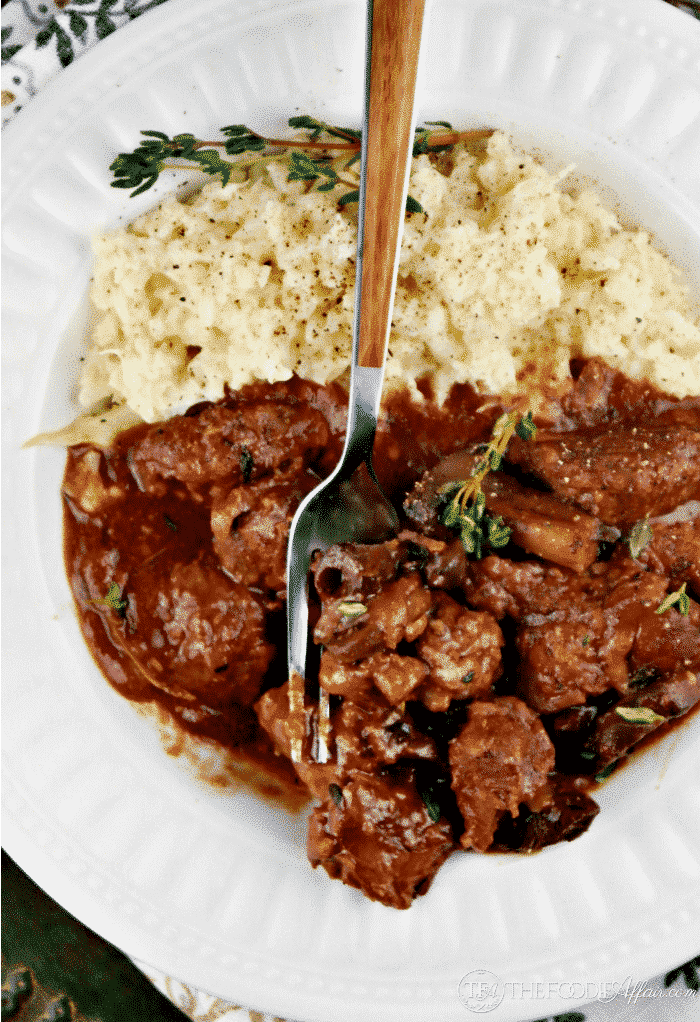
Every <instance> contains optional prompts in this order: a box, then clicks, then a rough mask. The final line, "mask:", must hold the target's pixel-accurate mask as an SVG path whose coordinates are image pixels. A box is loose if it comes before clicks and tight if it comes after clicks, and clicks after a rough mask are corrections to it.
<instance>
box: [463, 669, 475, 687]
mask: <svg viewBox="0 0 700 1022" xmlns="http://www.w3.org/2000/svg"><path fill="white" fill-rule="evenodd" d="M473 680H474V671H470V672H469V674H465V675H464V677H463V678H462V684H463V685H469V684H470V682H472V681H473Z"/></svg>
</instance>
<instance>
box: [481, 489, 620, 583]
mask: <svg viewBox="0 0 700 1022" xmlns="http://www.w3.org/2000/svg"><path fill="white" fill-rule="evenodd" d="M483 491H484V495H485V497H486V509H487V511H488V512H489V513H490V514H491V515H494V516H496V517H498V516H499V515H500V517H501V518H503V521H504V523H505V524H506V525H507V526H508V527H509V528H510V530H511V535H510V539H511V542H512V543H515V545H516V546H519V547H520V548H521V549H522V550H524V551H525V552H526V553H528V554H535V555H536V556H537V557H541V558H542V559H543V560H545V561H549V562H551V563H553V564H559V565H561V566H562V567H564V568H570V569H571V570H572V571H585V570H586V568H588V567H590V565H591V564H592V563H593V561H595V559H596V557H597V556H598V545H599V543H600V541H601V540H603V539H604V540H607V541H610V540H612V539H617V537H618V536H619V532H617V530H611V528H610V526H607V527H606V526H603V525H602V523H601V522H600V521H599V520H598V519H597V518H593V517H591V516H590V515H586V514H584V513H583V512H582V511H579V510H577V509H576V508H572V507H571V505H570V504H567V503H566V502H565V501H564V500H562V499H561V498H560V497H557V496H556V495H555V494H552V493H540V492H539V491H538V490H533V489H531V488H529V487H525V486H521V485H520V483H518V482H517V480H515V479H512V478H511V477H510V476H507V475H505V474H504V473H503V472H492V473H490V474H489V475H488V476H486V478H485V480H484V483H483Z"/></svg>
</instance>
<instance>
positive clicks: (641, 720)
mask: <svg viewBox="0 0 700 1022" xmlns="http://www.w3.org/2000/svg"><path fill="white" fill-rule="evenodd" d="M615 713H617V714H618V715H619V716H620V717H622V719H623V720H626V721H628V722H629V723H630V724H663V722H664V721H665V720H666V718H665V717H662V716H661V715H660V714H659V713H655V712H654V710H652V709H650V708H649V707H648V706H616V707H615Z"/></svg>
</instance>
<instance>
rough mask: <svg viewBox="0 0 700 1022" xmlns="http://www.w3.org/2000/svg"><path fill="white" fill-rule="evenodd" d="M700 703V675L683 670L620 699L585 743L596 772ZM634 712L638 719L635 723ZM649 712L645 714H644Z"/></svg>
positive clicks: (599, 719)
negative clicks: (669, 721) (668, 721)
mask: <svg viewBox="0 0 700 1022" xmlns="http://www.w3.org/2000/svg"><path fill="white" fill-rule="evenodd" d="M698 702H700V671H698V670H695V669H694V670H688V669H686V668H681V669H679V670H677V671H675V672H674V673H672V674H670V675H668V676H667V677H665V678H661V679H659V680H658V681H653V682H651V683H649V684H647V685H645V686H644V687H642V688H640V689H639V690H638V691H636V692H634V693H633V694H631V695H629V696H627V697H626V698H624V699H621V700H620V701H619V703H618V704H617V705H616V706H614V707H612V708H611V709H609V710H606V712H605V713H602V714H601V715H600V716H599V717H598V720H597V722H596V726H595V729H594V731H593V734H592V735H591V736H590V738H589V739H588V741H587V742H586V746H585V749H586V751H587V753H588V758H589V759H590V760H592V761H593V763H594V769H595V770H596V771H599V770H602V769H604V768H605V767H606V766H608V765H609V764H611V763H615V762H616V761H617V760H618V759H620V758H621V757H622V756H624V755H625V754H626V753H627V752H629V750H630V749H631V748H633V747H634V746H635V745H636V744H637V743H638V742H640V741H641V740H642V739H643V738H647V737H648V736H649V735H650V734H652V733H653V732H654V731H656V730H657V729H658V728H660V727H662V726H663V725H664V724H665V723H666V721H667V720H671V719H673V718H675V717H680V716H682V715H683V714H684V713H687V712H688V711H689V710H690V709H692V708H693V706H695V705H696V704H697V703H698ZM635 711H641V712H638V713H637V715H636V716H637V719H635ZM645 711H646V712H645Z"/></svg>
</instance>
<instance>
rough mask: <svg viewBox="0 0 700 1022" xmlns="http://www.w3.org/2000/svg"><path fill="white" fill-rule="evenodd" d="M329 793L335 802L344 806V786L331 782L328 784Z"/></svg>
mask: <svg viewBox="0 0 700 1022" xmlns="http://www.w3.org/2000/svg"><path fill="white" fill-rule="evenodd" d="M328 794H329V795H330V797H331V798H332V799H333V801H334V802H335V804H336V805H337V806H342V804H343V790H342V788H341V787H340V786H339V785H338V784H329V785H328Z"/></svg>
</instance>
